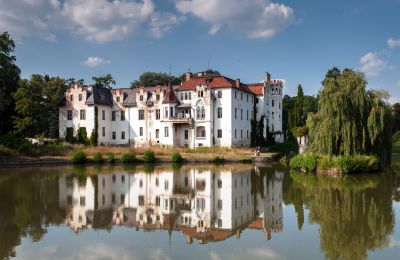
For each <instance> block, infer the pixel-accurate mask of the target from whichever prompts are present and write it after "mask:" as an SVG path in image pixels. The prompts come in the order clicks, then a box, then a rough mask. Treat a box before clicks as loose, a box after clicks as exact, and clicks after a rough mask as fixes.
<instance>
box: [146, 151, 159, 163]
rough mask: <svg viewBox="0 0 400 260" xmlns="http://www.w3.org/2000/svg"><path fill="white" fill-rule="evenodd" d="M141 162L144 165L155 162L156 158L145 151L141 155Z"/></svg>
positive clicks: (152, 153)
mask: <svg viewBox="0 0 400 260" xmlns="http://www.w3.org/2000/svg"><path fill="white" fill-rule="evenodd" d="M143 160H144V162H145V163H152V162H155V160H156V156H155V154H154V152H153V151H151V150H147V151H145V152H144V153H143Z"/></svg>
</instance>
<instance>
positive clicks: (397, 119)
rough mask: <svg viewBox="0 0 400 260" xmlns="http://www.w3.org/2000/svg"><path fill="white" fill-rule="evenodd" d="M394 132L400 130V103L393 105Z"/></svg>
mask: <svg viewBox="0 0 400 260" xmlns="http://www.w3.org/2000/svg"><path fill="white" fill-rule="evenodd" d="M393 117H394V120H393V133H396V132H398V131H400V103H396V104H394V105H393Z"/></svg>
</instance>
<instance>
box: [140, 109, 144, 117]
mask: <svg viewBox="0 0 400 260" xmlns="http://www.w3.org/2000/svg"><path fill="white" fill-rule="evenodd" d="M143 119H144V110H143V109H140V110H139V120H143Z"/></svg>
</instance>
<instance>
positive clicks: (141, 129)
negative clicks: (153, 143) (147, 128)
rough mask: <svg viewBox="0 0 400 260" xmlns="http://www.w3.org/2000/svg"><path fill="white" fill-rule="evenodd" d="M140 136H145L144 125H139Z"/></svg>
mask: <svg viewBox="0 0 400 260" xmlns="http://www.w3.org/2000/svg"><path fill="white" fill-rule="evenodd" d="M139 136H143V127H139Z"/></svg>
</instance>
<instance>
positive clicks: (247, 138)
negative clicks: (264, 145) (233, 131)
mask: <svg viewBox="0 0 400 260" xmlns="http://www.w3.org/2000/svg"><path fill="white" fill-rule="evenodd" d="M247 139H249V130H247Z"/></svg>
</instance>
